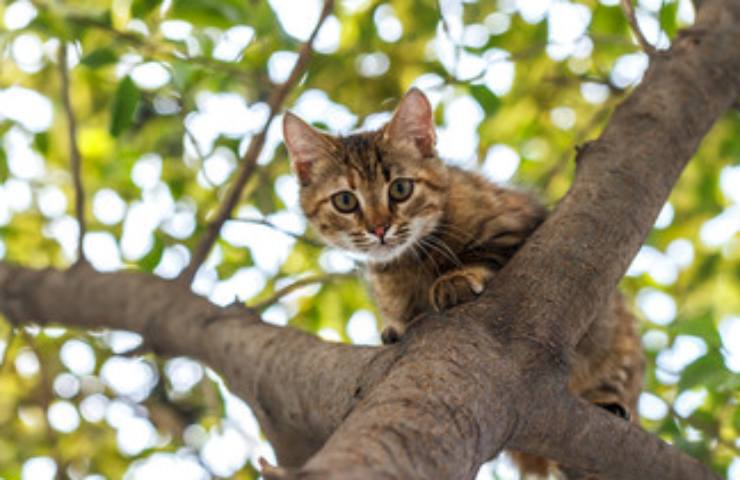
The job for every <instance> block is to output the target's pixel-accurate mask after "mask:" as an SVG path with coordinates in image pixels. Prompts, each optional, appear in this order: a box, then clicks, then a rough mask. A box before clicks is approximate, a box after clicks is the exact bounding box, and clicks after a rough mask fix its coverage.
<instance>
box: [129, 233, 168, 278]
mask: <svg viewBox="0 0 740 480" xmlns="http://www.w3.org/2000/svg"><path fill="white" fill-rule="evenodd" d="M164 247H165V245H164V242H163V241H162V239H161V238H160V235H154V245H152V248H151V250H149V252H147V254H146V255H144V256H143V257H142V258H141V260H139V261H138V262H136V263H137V264H138V265H139V267H141V269H142V270H144V271H145V272H151V271H153V270H154V269H155V268H156V267H157V265H159V261H160V260H161V259H162V253H164Z"/></svg>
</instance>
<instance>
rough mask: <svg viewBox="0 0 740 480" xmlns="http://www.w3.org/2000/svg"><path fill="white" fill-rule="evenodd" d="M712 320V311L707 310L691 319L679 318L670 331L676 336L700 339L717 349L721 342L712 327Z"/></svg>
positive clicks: (713, 315)
mask: <svg viewBox="0 0 740 480" xmlns="http://www.w3.org/2000/svg"><path fill="white" fill-rule="evenodd" d="M714 318H715V313H714V311H713V310H708V311H706V312H704V313H703V314H701V315H695V316H693V317H691V318H686V319H684V318H681V319H680V320H679V321H677V322H675V323H674V324H673V328H671V330H675V332H676V333H678V334H683V335H694V336H697V337H700V338H701V339H702V340H704V341H705V342H707V345H708V346H709V347H715V348H717V347H719V346H720V345H721V344H722V340H721V339H720V337H719V332H718V331H717V328H716V327H715V325H714Z"/></svg>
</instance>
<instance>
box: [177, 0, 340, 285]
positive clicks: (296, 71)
mask: <svg viewBox="0 0 740 480" xmlns="http://www.w3.org/2000/svg"><path fill="white" fill-rule="evenodd" d="M333 6H334V1H333V0H324V7H323V9H322V11H321V15H320V16H319V20H318V22H317V23H316V27H315V28H314V30H313V32H311V36H310V37H309V38H308V40H306V41H305V42H304V43H303V45H302V46H301V49H300V51H299V53H298V60H296V63H295V65H294V66H293V70H291V72H290V75H289V76H288V79H287V80H286V81H285V82H284V83H283V84H281V85H280V86H278V87H277V88H276V89H275V90H274V91H273V92H272V94H271V95H270V98H269V100H268V102H267V104H268V106H269V108H270V113H269V115H268V117H267V121H266V122H265V126H264V127H263V128H262V130H261V131H260V132H259V133H258V134H257V135H255V136H254V137H252V140H251V142H250V143H249V147H248V148H247V151H246V152H245V153H244V156H243V157H242V160H241V168H240V169H239V172H238V174H237V177H236V179H235V180H234V182H233V183H232V184H231V187H230V189H229V192H228V193H227V194H226V198H225V199H224V201H223V203H222V204H221V206H220V208H219V210H218V213H217V214H216V216H215V218H214V219H213V220H212V221H211V222H210V223H209V224H208V227H207V228H206V231H205V232H204V233H203V236H202V237H201V238H200V241H199V243H198V245H197V246H196V248H195V250H194V251H193V256H192V258H191V260H190V263H189V264H188V266H187V267H186V268H185V269H184V270H183V271H182V273H181V274H180V276H179V277H178V280H179V281H181V282H184V283H190V282H192V280H193V277H195V273H196V272H197V271H198V268H200V266H201V264H202V263H203V262H204V261H205V259H206V257H207V256H208V253H209V252H210V251H211V248H213V245H214V243H215V242H216V239H217V238H218V235H219V233H220V232H221V227H222V226H223V224H224V223H225V222H226V220H228V219H229V218H230V217H231V214H232V212H233V211H234V208H236V206H237V204H238V203H239V200H240V198H241V195H242V191H243V190H244V187H245V186H246V184H247V181H248V180H249V178H250V177H251V176H252V173H253V172H254V168H255V166H256V165H257V157H259V155H260V153H261V152H262V148H263V147H264V144H265V138H266V137H267V131H268V130H269V128H270V125H271V124H272V120H273V119H274V118H275V116H276V115H277V114H278V112H280V109H281V108H282V106H283V103H284V102H285V99H286V98H287V96H288V94H289V93H290V92H291V91H292V90H293V87H295V85H296V84H297V83H298V80H300V78H301V77H302V76H303V74H304V72H305V70H306V67H307V66H308V61H309V59H310V57H311V51H312V48H313V42H314V40H315V39H316V37H317V36H318V34H319V31H320V30H321V26H322V25H323V24H324V20H326V18H327V17H328V16H329V14H330V13H331V11H332V8H333Z"/></svg>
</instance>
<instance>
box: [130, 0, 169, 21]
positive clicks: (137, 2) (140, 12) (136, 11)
mask: <svg viewBox="0 0 740 480" xmlns="http://www.w3.org/2000/svg"><path fill="white" fill-rule="evenodd" d="M161 3H162V0H134V3H133V4H131V13H132V14H133V16H134V17H139V18H141V17H146V16H147V15H148V14H149V12H151V11H152V10H154V9H155V8H157V7H158V6H159V5H160V4H161Z"/></svg>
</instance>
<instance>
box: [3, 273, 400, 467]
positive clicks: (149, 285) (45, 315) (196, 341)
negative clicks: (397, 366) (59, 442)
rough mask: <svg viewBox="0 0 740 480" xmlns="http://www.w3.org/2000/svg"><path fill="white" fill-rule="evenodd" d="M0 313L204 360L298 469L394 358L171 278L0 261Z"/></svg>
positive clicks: (284, 458) (283, 460)
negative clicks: (211, 297)
mask: <svg viewBox="0 0 740 480" xmlns="http://www.w3.org/2000/svg"><path fill="white" fill-rule="evenodd" d="M70 299H74V301H70ZM0 312H2V313H3V314H5V315H6V316H7V317H8V318H9V319H10V320H11V321H12V322H13V323H14V324H20V323H28V322H37V323H40V324H46V323H59V324H63V325H68V326H75V327H80V328H86V329H98V328H104V327H105V328H116V329H123V330H129V331H133V332H138V333H140V334H141V335H142V336H143V337H144V339H145V341H146V343H147V344H148V345H149V346H150V348H151V349H152V350H154V351H155V352H156V353H157V354H160V355H165V356H178V355H186V356H190V357H192V358H195V359H198V360H201V361H203V362H205V363H207V364H208V365H210V366H211V367H212V368H213V369H214V370H216V371H218V372H219V373H220V374H221V375H223V376H224V377H225V379H226V380H227V382H228V385H229V388H230V389H232V391H234V393H235V394H236V395H238V396H239V397H241V398H242V399H244V400H245V401H247V402H248V403H249V404H250V406H251V407H252V408H253V409H254V411H255V414H256V415H257V417H258V419H259V420H260V424H261V426H262V428H263V429H264V430H265V431H266V434H267V436H268V438H269V439H270V441H271V442H272V443H273V445H274V447H275V449H276V451H277V454H278V458H280V461H281V463H284V464H287V465H300V464H301V463H303V461H305V460H306V459H307V458H308V457H309V456H310V455H311V454H313V453H314V452H315V451H316V450H317V449H318V448H319V447H320V446H321V445H322V444H323V442H324V441H325V440H326V438H328V436H329V435H330V434H331V432H332V431H333V430H334V429H336V427H337V426H338V425H339V423H340V422H341V421H342V419H343V418H344V416H345V415H346V413H347V411H348V410H349V409H350V408H351V406H352V404H353V403H354V402H355V401H356V400H355V398H354V392H355V390H356V389H357V388H360V389H363V388H364V387H363V382H368V381H370V380H368V379H372V378H375V377H379V376H380V373H375V374H373V373H372V372H380V371H382V369H383V368H386V366H387V363H388V362H387V359H389V358H390V357H391V356H393V355H395V353H393V352H392V351H387V350H385V349H376V348H362V347H353V346H347V345H343V344H335V343H327V342H323V341H321V340H320V339H318V338H316V337H314V336H312V335H309V334H306V333H303V332H300V331H298V330H295V329H292V328H279V327H274V326H271V325H267V324H264V323H262V322H261V321H259V318H258V317H257V316H256V314H255V313H254V312H253V311H252V310H248V309H245V308H238V307H232V308H226V309H225V308H220V307H217V306H215V305H213V304H211V303H209V302H208V301H207V300H206V299H203V298H201V297H198V296H197V295H195V294H193V293H192V292H191V291H190V290H189V289H188V288H185V287H184V286H182V285H180V284H178V283H176V282H172V281H165V280H162V279H160V278H157V277H154V276H151V275H147V274H142V273H135V272H120V273H105V274H103V273H97V272H95V271H93V270H92V269H91V268H90V267H88V266H87V265H85V264H81V265H76V266H75V267H73V268H71V269H70V270H67V271H58V270H53V269H46V270H32V269H26V268H22V267H16V266H11V265H9V264H6V263H3V262H0ZM381 358H385V359H386V360H384V361H383V362H380V363H378V365H379V367H374V366H373V365H371V362H373V361H377V359H381ZM384 365H385V366H384ZM378 368H380V370H378ZM363 378H364V379H363ZM288 385H291V387H289V388H288V389H286V388H285V387H286V386H288ZM317 405H319V406H321V407H320V408H316V409H315V410H314V407H315V406H317Z"/></svg>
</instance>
